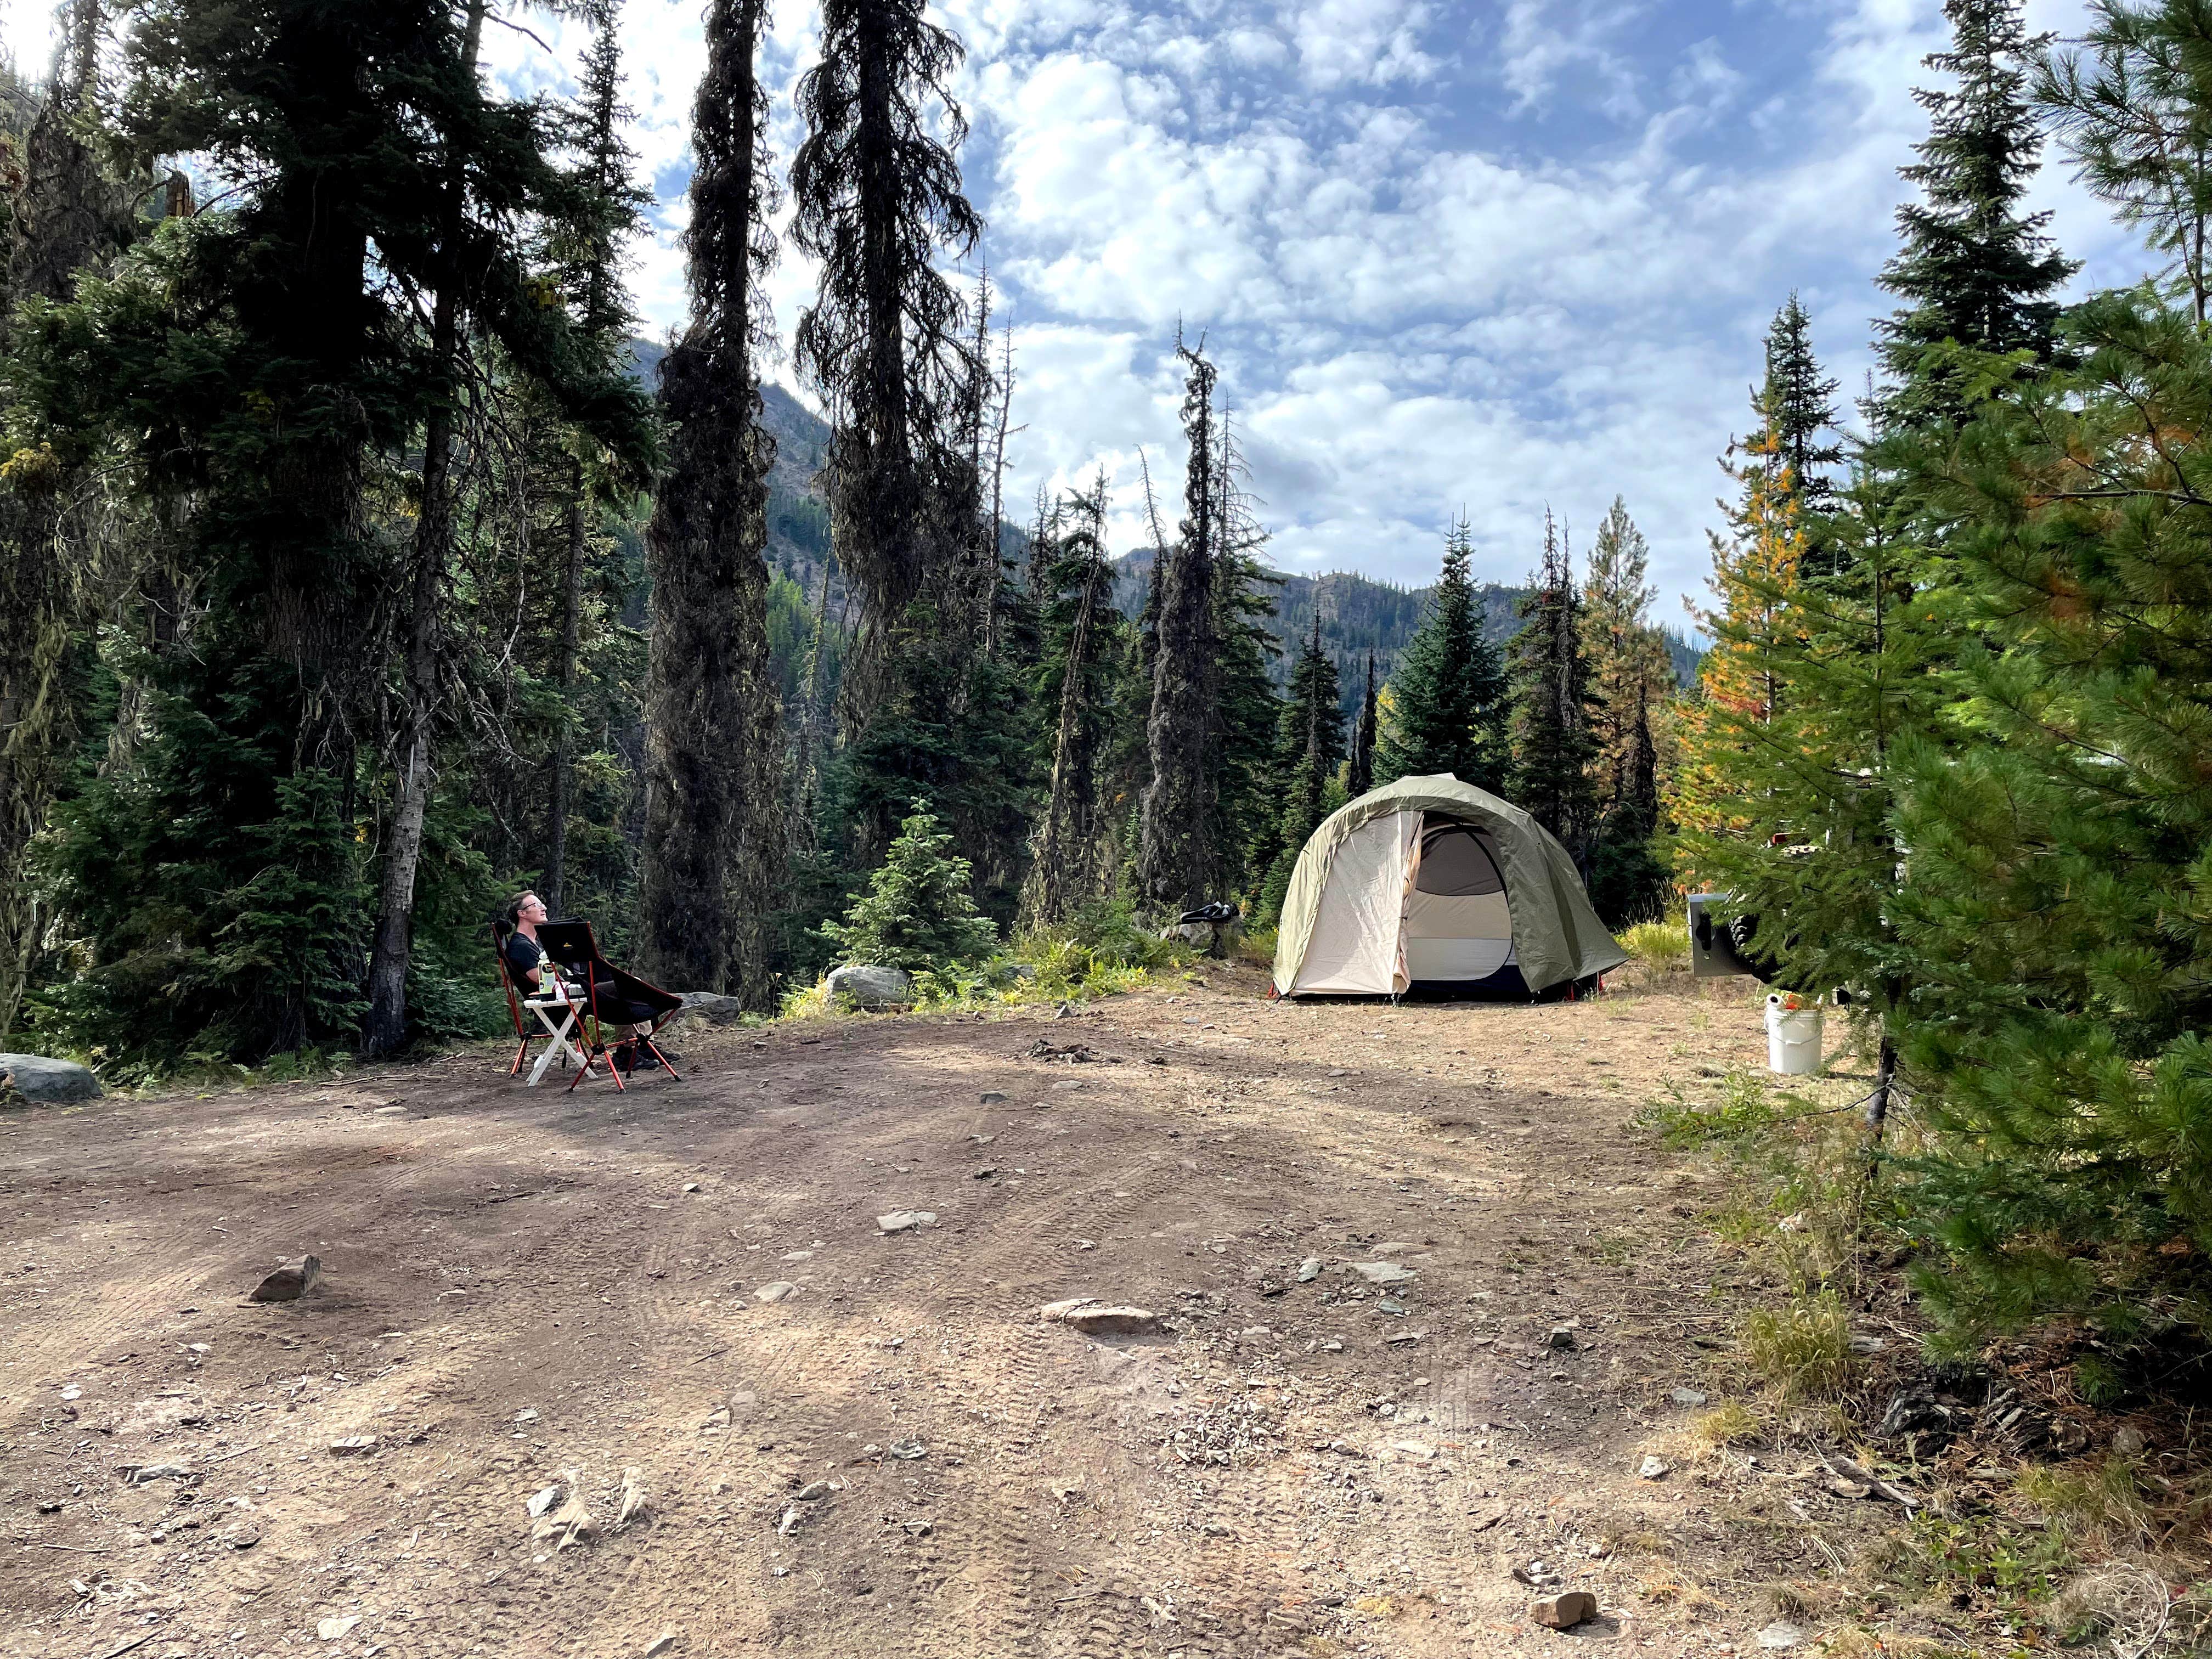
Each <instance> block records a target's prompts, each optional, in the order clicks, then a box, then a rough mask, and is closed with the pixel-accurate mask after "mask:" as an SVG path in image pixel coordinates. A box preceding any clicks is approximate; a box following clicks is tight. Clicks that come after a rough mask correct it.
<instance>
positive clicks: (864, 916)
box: [817, 806, 999, 970]
mask: <svg viewBox="0 0 2212 1659" xmlns="http://www.w3.org/2000/svg"><path fill="white" fill-rule="evenodd" d="M951 846H952V836H951V831H949V830H946V829H941V828H939V824H938V821H937V819H936V818H935V817H933V816H932V815H931V813H930V811H929V810H928V808H927V806H924V807H921V808H920V809H918V810H917V811H915V813H914V815H913V816H912V817H908V819H907V820H906V821H905V822H904V823H902V824H900V825H899V834H898V839H897V840H896V841H894V842H892V843H891V846H890V855H889V856H888V857H886V858H885V859H884V864H883V867H882V868H881V869H879V870H878V871H877V872H875V874H874V875H872V876H871V877H870V878H868V890H867V891H866V892H865V893H863V894H862V895H861V896H860V897H859V898H858V899H855V900H854V902H853V907H852V908H851V909H849V910H848V911H846V913H845V920H844V921H842V922H836V921H825V922H823V924H822V926H821V927H820V928H819V929H817V932H818V933H820V935H821V936H822V937H823V938H824V939H829V940H831V941H832V942H833V943H835V944H836V945H837V946H838V947H839V949H840V951H842V954H843V956H844V958H845V960H846V961H848V962H866V963H876V964H878V965H880V966H883V967H886V968H904V969H909V970H914V969H945V968H947V967H950V966H951V965H952V964H953V963H973V962H975V961H978V960H980V959H981V958H982V957H987V956H988V955H990V953H991V951H992V949H993V947H994V945H997V943H998V937H999V935H998V930H997V929H996V928H995V927H993V926H992V925H991V923H990V921H989V919H988V918H987V917H985V916H983V915H980V914H978V912H977V911H976V908H975V899H974V898H973V897H972V896H970V895H969V887H968V878H969V864H968V860H966V859H963V858H956V857H954V856H953V854H951V850H950V849H951Z"/></svg>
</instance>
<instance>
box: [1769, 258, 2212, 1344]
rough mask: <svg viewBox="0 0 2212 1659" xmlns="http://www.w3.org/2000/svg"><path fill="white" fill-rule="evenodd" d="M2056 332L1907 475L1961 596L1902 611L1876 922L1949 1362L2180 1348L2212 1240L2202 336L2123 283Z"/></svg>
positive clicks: (2208, 612) (2211, 714) (2211, 791)
mask: <svg viewBox="0 0 2212 1659" xmlns="http://www.w3.org/2000/svg"><path fill="white" fill-rule="evenodd" d="M2067 340H2068V343H2069V345H2070V346H2072V347H2073V348H2074V349H2075V350H2076V351H2078V353H2079V355H2080V357H2081V367H2080V368H2079V369H2078V370H2075V371H2074V372H2071V373H2065V374H2055V375H2053V376H2051V377H2049V378H2047V379H2045V380H2041V381H2030V382H2028V383H2027V384H2026V385H2024V386H2021V388H2020V389H2019V390H2018V392H2016V394H2015V396H2013V397H2011V398H2008V399H2006V400H2004V401H2003V402H2001V403H1996V404H1991V405H1990V406H1989V407H1988V408H1987V409H1986V410H1985V412H1984V416H1983V418H1982V419H1981V420H1980V421H1979V422H1977V423H1976V424H1975V425H1973V426H1971V427H1969V428H1966V431H1965V432H1964V433H1963V434H1962V435H1961V436H1960V443H1959V445H1958V447H1957V452H1956V453H1955V454H1947V453H1942V452H1941V451H1937V450H1936V449H1934V448H1933V447H1929V448H1927V449H1924V450H1923V451H1922V452H1921V454H1920V458H1919V459H1920V465H1919V466H1918V467H1917V469H1916V473H1915V480H1916V482H1917V483H1918V484H1919V485H1920V486H1921V487H1922V488H1923V489H1927V490H1929V492H1930V493H1932V494H1933V495H1935V497H1936V500H1937V501H1938V502H1939V503H1940V504H1941V505H1942V507H1944V508H1945V509H1947V510H1948V521H1949V522H1950V523H1951V524H1952V525H1953V526H1954V535H1953V537H1952V538H1951V540H1950V542H1949V544H1948V552H1949V553H1950V555H1951V556H1952V557H1953V558H1954V559H1955V561H1956V562H1957V570H1958V576H1957V580H1955V581H1954V582H1950V583H1946V584H1943V585H1942V586H1940V587H1939V588H1938V589H1937V591H1936V593H1935V594H1934V595H1933V596H1930V597H1932V598H1933V599H1936V600H1939V601H1942V604H1941V605H1940V606H1931V605H1930V604H1929V599H1928V598H1923V597H1919V596H1916V597H1915V598H1914V599H1913V600H1912V602H1911V613H1912V614H1913V616H1914V617H1916V618H1917V617H1919V616H1921V615H1922V614H1923V613H1924V612H1925V611H1927V610H1929V609H1930V608H1935V609H1936V610H1937V615H1936V617H1935V619H1934V620H1933V622H1932V623H1929V624H1928V626H1929V628H1930V629H1942V630H1943V635H1944V641H1945V644H1946V647H1947V654H1948V655H1954V657H1955V659H1956V661H1957V664H1958V668H1957V671H1956V673H1955V676H1954V678H1951V679H1950V681H1949V682H1948V684H1946V685H1945V686H1944V688H1943V689H1944V690H1947V691H1948V692H1951V693H1953V694H1954V695H1952V696H1948V697H1947V698H1946V699H1945V700H1944V702H1943V703H1942V707H1941V711H1940V712H1941V714H1942V717H1943V718H1942V720H1940V723H1938V724H1937V725H1936V726H1934V727H1933V729H1931V730H1923V732H1921V733H1920V734H1919V735H1917V736H1916V737H1915V738H1914V740H1913V741H1912V742H1911V744H1910V745H1909V747H1908V750H1907V753H1906V754H1905V760H1904V763H1903V765H1902V766H1901V767H1899V769H1897V770H1898V771H1899V772H1900V773H1901V774H1902V777H1901V781H1899V784H1898V785H1897V786H1896V788H1897V794H1898V797H1899V799H1898V803H1897V806H1896V810H1895V812H1894V821H1895V823H1896V825H1897V829H1898V840H1899V842H1900V843H1901V845H1902V846H1903V847H1904V848H1907V849H1909V859H1910V876H1909V879H1908V880H1906V881H1905V883H1904V884H1903V885H1902V886H1901V888H1900V889H1899V890H1898V891H1897V892H1896V894H1895V896H1894V900H1893V903H1892V904H1891V907H1890V908H1891V911H1892V914H1893V915H1895V916H1896V917H1897V919H1898V921H1899V932H1900V935H1901V937H1900V940H1899V943H1900V945H1901V947H1902V948H1901V954H1902V955H1903V956H1904V957H1905V959H1906V960H1907V961H1909V963H1911V966H1912V969H1913V971H1914V973H1915V975H1916V976H1917V980H1918V984H1917V988H1916V990H1915V993H1914V994H1913V996H1912V997H1911V999H1910V1000H1909V1001H1907V1002H1905V1004H1904V1005H1903V1006H1901V1007H1900V1009H1899V1015H1900V1022H1899V1023H1900V1024H1901V1025H1902V1036H1903V1042H1904V1047H1905V1054H1906V1060H1907V1062H1908V1065H1909V1068H1910V1073H1911V1077H1912V1079H1913V1080H1914V1081H1915V1083H1916V1085H1917V1091H1916V1097H1915V1098H1916V1103H1917V1109H1918V1110H1919V1113H1920V1115H1921V1116H1922V1117H1923V1118H1924V1119H1926V1120H1927V1121H1929V1122H1930V1123H1931V1124H1932V1125H1933V1126H1934V1127H1936V1130H1937V1131H1938V1132H1939V1134H1938V1138H1937V1139H1936V1142H1935V1144H1934V1146H1932V1148H1931V1150H1930V1156H1929V1158H1926V1159H1924V1160H1923V1161H1922V1162H1921V1163H1920V1164H1919V1165H1918V1166H1917V1167H1918V1169H1919V1170H1920V1173H1921V1174H1922V1176H1923V1180H1925V1181H1926V1182H1928V1187H1929V1189H1928V1191H1927V1193H1926V1194H1925V1196H1924V1200H1923V1203H1922V1204H1921V1205H1920V1206H1919V1208H1920V1210H1921V1212H1922V1213H1923V1215H1924V1216H1925V1217H1926V1218H1927V1222H1926V1225H1929V1227H1930V1228H1931V1229H1932V1230H1933V1231H1935V1232H1936V1235H1937V1236H1938V1237H1939V1238H1940V1239H1942V1241H1943V1242H1944V1243H1948V1245H1949V1246H1950V1248H1951V1250H1952V1252H1953V1254H1952V1255H1951V1256H1950V1257H1949V1259H1948V1260H1941V1261H1938V1262H1931V1263H1930V1268H1931V1271H1929V1272H1928V1273H1925V1274H1924V1275H1923V1278H1922V1282H1921V1289H1922V1290H1923V1293H1924V1294H1925V1295H1926V1296H1927V1297H1929V1298H1930V1300H1931V1302H1932V1303H1933V1304H1934V1305H1935V1306H1936V1308H1937V1309H1938V1310H1940V1311H1941V1312H1942V1314H1943V1315H1944V1316H1945V1317H1946V1319H1947V1321H1948V1322H1951V1323H1952V1324H1954V1326H1956V1327H1963V1329H1960V1330H1959V1331H1958V1332H1957V1334H1956V1335H1955V1337H1954V1342H1955V1344H1956V1345H1957V1346H1966V1347H1971V1346H1974V1344H1975V1342H1976V1340H1977V1338H1978V1334H1980V1333H1982V1332H1984V1331H1987V1330H1989V1329H1990V1328H2008V1327H2015V1326H2018V1325H2020V1324H2021V1323H2022V1322H2026V1321H2027V1320H2029V1319H2032V1318H2035V1317H2039V1316H2047V1315H2049V1314H2052V1313H2064V1312H2070V1311H2075V1310H2087V1311H2090V1312H2092V1313H2094V1314H2097V1315H2099V1316H2100V1319H2101V1322H2102V1323H2103V1324H2104V1326H2105V1329H2106V1340H2107V1341H2110V1340H2113V1339H2116V1338H2118V1339H2124V1338H2125V1337H2126V1335H2127V1334H2129V1333H2130V1331H2141V1330H2142V1329H2144V1328H2145V1327H2146V1325H2148V1328H2149V1329H2151V1330H2159V1329H2171V1328H2172V1327H2171V1325H2170V1323H2169V1321H2170V1320H2171V1318H2172V1316H2173V1310H2176V1309H2178V1308H2184V1307H2193V1306H2196V1305H2197V1304H2198V1303H2199V1301H2200V1300H2201V1297H2202V1264H2203V1260H2204V1256H2205V1253H2206V1251H2207V1249H2212V1082H2208V1079H2212V1055H2208V1051H2207V1046H2206V1039H2205V1033H2206V1031H2207V1030H2208V1029H2212V929H2208V928H2207V927H2206V926H2205V915H2206V905H2205V894H2206V892H2207V890H2208V884H2212V855H2208V854H2207V851H2206V849H2207V848H2208V847H2212V771H2208V769H2207V768H2206V766H2205V763H2204V758H2205V756H2206V754H2207V752H2208V741H2209V740H2208V733H2212V564H2208V562H2207V561H2206V559H2205V556H2204V549H2205V546H2206V544H2207V540H2208V537H2212V514H2208V512H2207V509H2206V508H2205V507H2204V505H2203V503H2204V501H2205V500H2206V499H2207V494H2206V491H2207V486H2208V478H2212V452H2208V449H2207V446H2206V442H2205V439H2204V434H2205V433H2206V432H2207V431H2208V429H2212V425H2209V424H2208V423H2212V344H2208V343H2207V341H2206V339H2205V337H2204V335H2203V331H2201V330H2200V329H2198V328H2197V326H2196V324H2195V322H2194V319H2193V318H2192V317H2191V315H2190V314H2188V313H2186V312H2183V311H2179V310H2172V309H2165V308H2160V307H2155V306H2153V305H2151V304H2149V303H2148V302H2147V301H2146V300H2145V298H2144V296H2143V295H2141V294H2140V292H2127V291H2123V292H2119V293H2113V294H2107V295H2100V296H2098V297H2096V298H2094V299H2092V300H2091V301H2087V302H2086V303H2085V304H2084V305H2083V306H2081V307H2079V308H2078V309H2077V310H2076V311H2075V313H2072V314H2071V315H2070V316H2069V319H2068V323H2067ZM2085 478H2087V479H2093V481H2094V489H2093V492H2090V491H2085V490H2083V489H2081V481H2082V480H2083V479H2085ZM1954 602H1955V603H1954ZM1984 642H1985V643H1984ZM1808 861H1809V860H1808ZM2161 1364H2163V1362H2161Z"/></svg>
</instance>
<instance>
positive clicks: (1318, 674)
mask: <svg viewBox="0 0 2212 1659" xmlns="http://www.w3.org/2000/svg"><path fill="white" fill-rule="evenodd" d="M1281 741H1282V750H1281V757H1280V759H1279V762H1278V769H1279V770H1278V775H1279V778H1280V779H1281V781H1282V782H1281V787H1282V791H1283V808H1282V811H1281V814H1280V823H1279V829H1278V836H1277V850H1276V852H1275V854H1274V857H1273V860H1272V861H1271V862H1270V864H1269V865H1268V866H1267V878H1266V880H1265V881H1264V883H1263V884H1262V886H1261V894H1260V902H1259V910H1258V915H1257V920H1258V921H1259V923H1260V925H1261V927H1267V926H1270V925H1272V924H1273V922H1274V921H1276V920H1277V919H1278V918H1279V917H1280V916H1281V915H1282V910H1283V899H1284V896H1285V895H1286V894H1287V893H1288V892H1289V891H1290V885H1291V875H1292V874H1293V873H1294V872H1296V870H1297V860H1298V854H1300V853H1301V852H1302V851H1304V848H1305V844H1306V842H1307V841H1308V840H1310V838H1311V837H1312V835H1313V832H1314V831H1315V830H1316V829H1318V828H1319V827H1320V825H1321V821H1322V819H1323V818H1324V817H1327V816H1328V813H1329V812H1331V811H1334V810H1335V807H1336V806H1339V805H1342V804H1343V803H1344V801H1345V800H1346V799H1348V798H1347V797H1346V795H1345V793H1344V792H1343V789H1342V787H1340V786H1339V785H1338V783H1337V781H1336V769H1337V767H1338V765H1339V764H1340V762H1341V760H1342V758H1343V754H1344V710H1343V708H1341V707H1340V704H1339V702H1338V696H1337V683H1336V664H1335V663H1334V662H1333V661H1332V660H1330V659H1329V656H1328V653H1327V652H1325V651H1323V650H1322V648H1321V615H1320V612H1319V611H1316V612H1315V615H1314V621H1313V632H1312V633H1311V634H1310V635H1309V636H1308V638H1307V640H1306V643H1305V647H1304V649H1303V650H1301V651H1300V652H1299V653H1298V659H1297V665H1295V666H1294V667H1293V668H1292V669H1291V696H1290V698H1289V701H1287V702H1285V704H1284V705H1283V712H1282V739H1281ZM1332 797H1333V798H1334V799H1333V801H1332Z"/></svg>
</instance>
